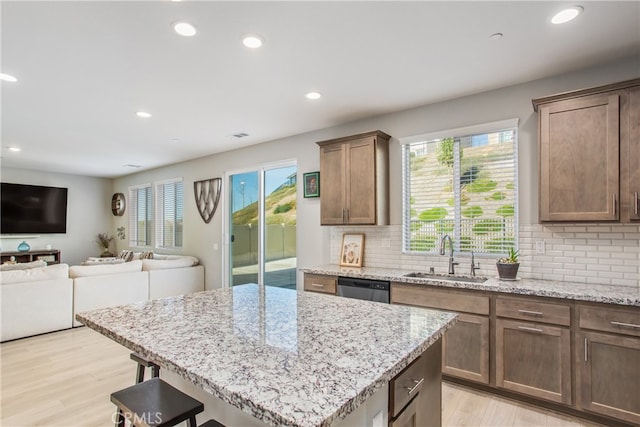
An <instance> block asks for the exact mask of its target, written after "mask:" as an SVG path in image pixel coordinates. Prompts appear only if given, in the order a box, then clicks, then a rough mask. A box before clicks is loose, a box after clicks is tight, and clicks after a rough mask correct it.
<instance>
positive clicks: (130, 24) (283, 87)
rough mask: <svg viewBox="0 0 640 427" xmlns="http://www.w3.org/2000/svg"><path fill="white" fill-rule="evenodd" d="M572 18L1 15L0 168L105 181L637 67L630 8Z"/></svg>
mask: <svg viewBox="0 0 640 427" xmlns="http://www.w3.org/2000/svg"><path fill="white" fill-rule="evenodd" d="M573 4H575V3H574V2H564V1H554V2H520V1H512V2H478V1H475V2H342V1H341V2H332V1H326V2H308V1H298V2H268V1H259V2H242V1H234V2H200V1H186V0H185V1H182V2H172V1H148V2H147V1H135V2H134V1H131V2H127V1H119V2H110V1H103V2H89V1H71V2H55V1H47V2H33V1H20V2H12V1H2V3H1V4H0V7H1V9H0V13H1V20H2V28H1V36H2V39H1V48H2V54H1V55H2V56H1V70H0V72H2V73H9V74H12V75H14V76H15V77H17V78H18V81H17V82H15V83H10V82H4V81H3V82H2V86H1V93H0V95H1V98H2V105H1V106H2V110H1V114H2V117H1V119H2V122H1V124H2V166H4V167H7V166H9V167H16V168H25V169H37V170H42V171H50V172H63V173H70V174H79V175H87V176H97V177H117V176H122V175H127V174H130V173H135V172H138V171H141V170H145V169H150V168H154V167H159V166H163V165H167V164H170V163H175V162H179V161H183V160H188V159H193V158H197V157H202V156H205V155H209V154H213V153H218V152H222V151H227V150H232V149H236V148H240V147H244V146H248V145H252V144H257V143H260V142H265V141H270V140H274V139H278V138H282V137H286V136H290V135H296V134H300V133H304V132H308V131H312V130H316V129H322V128H326V127H331V126H335V125H339V124H342V123H346V122H350V121H353V120H357V119H359V118H363V117H369V116H373V115H378V114H383V113H387V112H392V111H398V110H403V109H407V108H411V107H415V106H419V105H424V104H429V103H433V102H438V101H442V100H445V99H451V98H456V97H460V96H464V95H469V94H473V93H478V92H483V91H487V90H490V89H494V88H498V87H503V86H508V85H513V84H517V83H522V82H526V81H531V80H535V79H539V78H544V77H547V76H551V75H556V74H560V73H564V72H568V71H572V70H575V69H580V68H584V67H588V66H593V65H597V64H601V63H606V62H610V61H614V60H617V59H621V58H624V57H629V56H633V55H635V56H638V55H640V2H638V1H629V2H612V1H602V2H593V1H585V2H583V3H582V5H583V6H584V12H583V13H582V14H581V15H579V16H578V17H577V18H576V19H575V20H574V21H571V22H569V23H567V24H563V25H553V24H551V23H550V18H551V16H552V15H553V14H554V13H555V12H557V11H558V10H560V9H562V7H563V6H569V5H573ZM181 20H182V21H188V22H190V23H192V24H193V25H195V27H196V28H197V29H198V33H197V34H196V35H195V36H194V37H181V36H179V35H177V34H176V33H175V32H174V31H173V28H172V23H174V22H175V21H181ZM496 32H500V33H503V34H504V37H503V38H502V39H500V40H491V39H490V38H489V36H490V35H491V34H493V33H496ZM247 33H257V34H259V35H261V36H262V37H263V38H264V45H263V47H262V48H260V49H257V50H251V49H248V48H246V47H244V46H243V45H242V42H241V39H242V36H243V35H245V34H247ZM311 90H316V91H319V92H321V93H322V94H323V97H322V98H321V99H319V100H316V101H310V100H308V99H306V98H305V97H304V94H305V93H307V92H309V91H311ZM141 110H143V111H148V112H149V113H151V114H152V115H153V116H152V117H151V118H146V119H143V118H139V117H137V116H136V112H137V111H141ZM240 132H244V133H246V134H248V135H249V136H246V137H244V138H236V137H234V136H232V135H234V134H237V133H240ZM10 146H17V147H19V148H21V151H20V152H12V151H9V150H8V147H10ZM126 165H139V166H140V167H139V168H137V169H136V168H132V167H130V166H126Z"/></svg>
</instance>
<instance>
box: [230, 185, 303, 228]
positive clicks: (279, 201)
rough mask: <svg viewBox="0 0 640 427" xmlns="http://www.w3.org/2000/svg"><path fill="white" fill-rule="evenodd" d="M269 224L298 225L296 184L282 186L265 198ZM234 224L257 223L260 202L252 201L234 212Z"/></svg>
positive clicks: (266, 216)
mask: <svg viewBox="0 0 640 427" xmlns="http://www.w3.org/2000/svg"><path fill="white" fill-rule="evenodd" d="M265 211H266V212H265V214H266V215H265V218H266V223H267V224H283V223H284V224H286V225H296V185H295V184H291V185H287V186H283V187H280V188H279V189H277V190H275V191H274V192H273V193H271V194H269V195H268V196H267V198H266V199H265ZM233 223H234V224H257V223H258V202H254V203H251V204H250V205H247V206H245V207H244V208H243V209H240V210H238V211H236V212H234V214H233Z"/></svg>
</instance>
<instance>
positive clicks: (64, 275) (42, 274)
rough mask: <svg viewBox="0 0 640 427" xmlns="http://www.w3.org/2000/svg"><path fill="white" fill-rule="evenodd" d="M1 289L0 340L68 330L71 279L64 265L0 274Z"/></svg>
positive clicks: (70, 321)
mask: <svg viewBox="0 0 640 427" xmlns="http://www.w3.org/2000/svg"><path fill="white" fill-rule="evenodd" d="M0 290H1V309H2V315H1V320H2V324H1V328H0V331H1V332H0V341H7V340H13V339H16V338H22V337H27V336H30V335H37V334H43V333H45V332H52V331H58V330H61V329H68V328H70V327H71V325H72V314H73V280H72V279H70V278H69V266H68V265H67V264H56V265H50V266H46V267H38V268H31V269H28V270H14V271H1V272H0Z"/></svg>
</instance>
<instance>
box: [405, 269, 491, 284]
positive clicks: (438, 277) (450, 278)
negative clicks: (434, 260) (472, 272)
mask: <svg viewBox="0 0 640 427" xmlns="http://www.w3.org/2000/svg"><path fill="white" fill-rule="evenodd" d="M404 277H416V278H418V279H431V280H446V281H448V282H467V283H484V282H486V281H487V280H488V279H487V278H486V277H468V276H455V275H445V274H435V273H423V272H420V271H414V272H411V273H407V274H405V275H404Z"/></svg>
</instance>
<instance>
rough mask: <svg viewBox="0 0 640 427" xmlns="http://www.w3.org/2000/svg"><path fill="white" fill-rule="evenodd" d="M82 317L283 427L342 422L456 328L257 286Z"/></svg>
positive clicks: (398, 311)
mask: <svg viewBox="0 0 640 427" xmlns="http://www.w3.org/2000/svg"><path fill="white" fill-rule="evenodd" d="M76 318H77V319H78V320H79V321H80V322H82V323H84V324H85V325H87V326H89V327H90V328H92V329H95V330H96V331H98V332H100V333H101V334H103V335H106V336H107V337H109V338H111V339H113V340H114V341H116V342H118V343H120V344H122V345H124V346H125V347H127V348H129V349H131V350H133V351H137V352H139V353H141V354H142V355H143V356H146V357H149V358H151V359H152V360H154V361H156V362H157V363H159V364H160V365H161V366H162V367H163V368H164V369H169V370H172V371H175V372H176V373H178V374H179V375H180V376H182V377H183V378H185V379H186V380H189V381H191V382H193V383H195V384H196V385H199V386H201V387H202V388H203V389H204V390H206V391H208V392H210V393H212V394H213V395H215V396H217V397H219V398H221V399H222V400H224V401H226V402H228V403H230V404H231V405H234V406H236V407H238V408H240V409H242V410H243V411H245V412H248V413H250V414H252V415H253V416H255V417H256V418H258V419H261V420H263V421H264V422H266V423H267V424H270V425H274V426H276V425H277V426H329V425H331V424H333V423H335V422H337V421H339V420H341V419H343V418H344V417H345V416H346V415H348V414H349V413H350V412H352V411H353V410H354V409H355V408H357V407H358V406H359V405H360V404H361V403H362V402H364V401H365V400H366V399H367V398H368V397H369V396H371V395H372V394H373V393H374V392H375V391H377V390H378V389H379V388H380V387H383V386H386V384H387V382H388V381H389V380H390V379H391V378H393V377H394V376H395V375H397V374H398V373H399V372H400V371H401V370H402V369H403V368H404V367H405V366H406V365H408V364H409V363H410V362H411V361H413V360H414V359H415V358H416V357H417V356H418V355H420V354H421V353H422V352H423V351H424V350H425V349H427V348H428V347H429V346H430V345H431V344H433V343H434V342H435V341H436V340H437V339H438V338H439V337H440V336H441V335H442V334H443V333H444V332H445V331H446V330H447V329H448V328H450V327H451V326H452V325H453V324H454V323H455V314H452V313H447V312H442V311H434V310H426V309H421V308H417V307H407V306H400V305H390V304H382V303H375V302H368V301H360V300H353V299H348V298H336V297H335V296H331V295H323V294H317V293H312V292H296V291H294V290H287V289H279V288H271V287H266V288H264V287H261V286H258V285H242V286H236V287H234V288H232V289H219V290H215V291H206V292H200V293H196V294H190V295H184V296H179V297H171V298H164V299H159V300H152V301H146V302H141V303H136V304H131V305H125V306H118V307H112V308H105V309H99V310H93V311H90V312H85V313H80V314H78V315H77V316H76Z"/></svg>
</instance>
